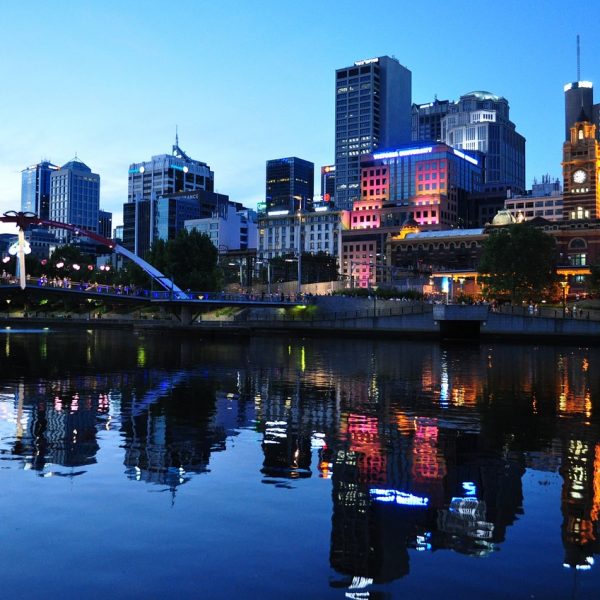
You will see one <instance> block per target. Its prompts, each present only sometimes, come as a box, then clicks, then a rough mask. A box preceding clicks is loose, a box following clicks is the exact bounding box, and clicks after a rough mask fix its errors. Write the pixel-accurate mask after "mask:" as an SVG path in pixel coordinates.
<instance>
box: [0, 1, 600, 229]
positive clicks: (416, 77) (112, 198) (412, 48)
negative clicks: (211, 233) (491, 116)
mask: <svg viewBox="0 0 600 600" xmlns="http://www.w3.org/2000/svg"><path fill="white" fill-rule="evenodd" d="M152 5H153V3H152V2H151V3H150V6H152ZM155 6H156V7H157V10H154V11H153V10H150V11H147V10H145V9H147V7H148V3H145V4H142V3H139V2H132V3H130V4H128V5H127V6H121V5H119V4H118V3H116V2H108V3H103V4H102V5H100V4H99V3H98V4H97V3H92V2H87V3H81V4H77V5H74V4H71V3H69V2H63V3H61V2H59V3H58V4H56V3H55V4H54V5H53V6H52V7H49V6H43V5H39V6H36V9H35V10H36V15H35V16H36V18H35V20H33V19H31V18H28V17H30V16H31V12H32V8H31V7H29V8H27V7H21V6H11V5H7V6H5V7H3V10H4V14H5V17H6V18H5V23H9V24H10V26H5V29H4V31H3V36H2V41H1V42H0V44H1V45H2V46H1V47H2V50H3V52H4V55H5V56H9V57H10V59H9V60H6V61H5V64H3V68H2V72H3V75H4V77H3V79H4V81H5V82H7V85H5V88H6V91H5V95H4V98H3V100H2V103H0V106H2V107H3V109H4V111H5V114H4V119H3V123H4V128H3V129H4V134H5V136H6V137H5V143H4V144H3V145H2V149H1V150H0V209H1V212H4V211H7V210H18V209H19V207H20V204H21V171H22V170H23V169H25V168H27V167H28V166H30V165H32V164H35V163H37V162H39V161H40V160H42V159H48V160H50V161H51V162H53V163H55V164H64V163H66V162H68V161H69V160H70V159H71V158H73V156H75V155H76V154H77V155H78V156H79V157H80V159H81V160H83V161H84V162H85V163H86V164H87V165H89V166H90V168H91V169H92V170H93V171H94V172H96V173H99V174H100V176H101V191H100V206H101V208H103V209H105V210H108V211H111V212H113V214H114V219H113V224H114V225H118V224H120V223H122V207H123V203H124V202H125V201H126V198H127V169H128V166H129V164H131V163H132V162H139V161H144V160H149V158H150V157H151V156H152V155H156V154H161V153H168V152H169V149H170V147H171V145H172V144H173V141H174V139H175V127H176V126H178V128H179V137H180V145H181V147H182V148H183V149H184V150H185V151H186V152H187V153H188V154H189V155H190V156H191V157H192V158H194V159H196V160H200V161H204V162H207V163H208V164H210V165H211V168H212V169H213V170H214V172H215V191H217V192H219V193H225V194H228V195H229V196H230V198H231V199H232V201H236V202H241V203H243V204H244V205H246V206H248V207H251V208H255V207H256V204H257V203H258V202H261V201H263V200H264V196H265V183H264V169H265V164H266V161H267V160H271V159H275V158H280V157H284V156H298V157H300V158H303V159H305V160H308V161H310V162H313V163H314V164H315V169H316V170H317V171H318V170H319V169H320V167H321V166H323V165H328V164H333V162H334V144H335V138H334V129H335V118H334V113H335V107H334V103H335V94H334V89H335V70H336V69H339V68H342V67H344V66H347V65H349V64H351V63H352V62H353V61H356V60H361V59H367V58H371V57H375V56H383V55H389V56H395V57H396V58H397V59H398V60H399V62H400V63H401V64H402V65H404V66H406V67H407V68H408V69H410V70H411V72H412V81H413V85H412V87H413V92H412V101H413V102H415V103H424V102H429V101H431V100H433V98H434V97H435V96H436V95H437V97H438V98H439V99H449V100H458V98H459V97H460V96H461V95H463V94H466V93H468V92H469V91H472V90H486V91H490V92H492V93H494V94H498V95H501V96H504V97H505V98H506V99H507V100H508V102H509V104H510V110H511V120H513V121H514V122H515V123H516V126H517V129H518V131H519V132H520V133H521V134H522V135H524V136H525V138H526V139H527V146H526V148H527V150H526V151H527V165H526V166H527V172H526V181H527V187H531V183H532V181H533V179H534V178H537V179H538V180H539V179H540V178H541V177H542V175H544V174H546V173H548V174H550V175H551V177H552V178H559V179H560V178H561V175H562V173H561V166H560V162H561V153H562V142H563V140H564V94H563V85H564V84H565V83H568V82H571V81H575V80H576V79H577V65H576V51H575V47H576V46H575V38H576V35H577V34H580V36H581V48H582V50H581V79H582V80H590V81H592V82H593V83H595V84H596V86H600V67H599V65H598V64H597V63H594V61H593V58H592V57H594V56H597V55H598V52H599V51H600V41H599V40H598V36H595V35H594V31H593V24H594V23H595V22H597V18H596V17H600V7H598V6H589V7H588V8H587V11H586V18H585V19H584V20H581V21H577V20H576V19H571V20H569V19H565V18H564V17H565V15H564V13H563V6H564V5H563V3H561V2H558V1H551V2H545V3H544V4H543V5H542V4H541V3H530V4H528V5H526V6H523V5H520V4H519V3H518V2H516V1H512V0H510V1H506V2H503V3H502V6H501V7H500V8H501V9H502V10H499V11H497V12H498V13H500V14H495V15H494V18H495V22H494V27H493V29H492V27H491V25H490V21H489V15H487V14H485V13H484V12H483V11H482V12H481V13H478V12H477V11H473V9H472V6H469V5H468V4H467V3H462V2H460V3H457V4H456V5H454V6H451V7H450V8H448V4H447V3H441V2H431V3H429V4H428V5H427V7H421V8H419V7H415V6H409V5H406V6H398V5H397V4H394V3H391V2H385V1H384V2H382V3H380V4H379V5H378V10H377V13H376V15H375V17H374V18H373V19H372V20H368V19H367V20H365V15H364V12H365V8H364V5H362V4H360V3H358V2H350V3H344V4H343V7H344V12H343V13H341V12H340V7H341V6H342V4H338V3H333V6H332V7H330V10H329V11H325V10H324V9H323V7H322V4H318V3H316V2H307V3H303V5H302V7H300V6H299V7H291V8H290V9H289V11H287V13H286V14H285V15H280V14H279V13H278V12H277V11H274V10H272V9H274V8H275V6H276V5H275V3H273V2H270V1H269V2H265V3H261V6H260V7H259V8H256V9H254V10H253V11H252V12H251V13H250V14H245V13H244V12H243V11H241V10H240V8H241V7H242V6H243V5H242V4H240V3H239V2H225V3H220V4H219V6H213V5H210V4H207V3H201V2H198V3H195V2H186V1H183V2H181V3H180V4H179V5H178V16H179V15H181V18H180V19H179V21H178V22H177V23H176V25H175V30H176V31H177V34H173V33H171V32H172V31H173V28H172V27H170V31H171V32H169V33H166V32H164V27H163V19H162V16H161V11H159V10H158V4H156V5H155ZM542 6H543V10H544V12H543V14H541V11H540V7H542ZM61 7H62V8H66V9H68V10H60V9H61ZM336 9H337V10H336ZM517 11H518V12H517ZM380 14H385V15H386V19H385V23H382V22H381V20H380V19H379V18H378V15H380ZM517 14H518V16H519V19H518V20H516V15H517ZM432 15H433V16H435V15H437V16H439V17H440V18H439V19H437V18H436V19H433V18H432ZM442 16H443V18H441V17H442ZM183 17H185V18H183ZM294 19H300V21H299V22H300V23H302V26H300V27H294V28H293V29H290V27H289V25H290V24H291V23H293V22H294ZM132 23H133V24H134V26H132ZM353 24H356V26H360V28H361V32H362V33H363V35H359V36H349V37H352V38H353V39H356V42H354V43H347V42H346V41H345V37H344V36H345V35H346V34H347V32H348V31H349V30H350V29H349V28H350V27H351V26H352V25H353ZM66 33H68V35H65V34H66ZM423 40H426V43H424V42H423ZM207 89H208V93H207V92H206V90H207ZM596 101H598V94H596ZM316 193H318V191H316ZM5 230H8V231H12V228H10V227H9V228H7V229H5Z"/></svg>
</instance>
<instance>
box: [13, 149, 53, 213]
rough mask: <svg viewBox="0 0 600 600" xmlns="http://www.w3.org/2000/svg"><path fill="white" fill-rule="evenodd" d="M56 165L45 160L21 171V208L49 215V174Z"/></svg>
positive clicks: (24, 210)
mask: <svg viewBox="0 0 600 600" xmlns="http://www.w3.org/2000/svg"><path fill="white" fill-rule="evenodd" d="M57 169H58V167H57V166H56V165H53V164H52V163H51V162H48V161H47V160H45V161H42V162H41V163H38V164H37V165H31V166H30V167H27V168H26V169H23V171H21V210H22V211H23V212H31V213H35V214H36V215H38V217H40V218H41V219H48V218H49V217H50V174H51V173H52V172H54V171H56V170H57Z"/></svg>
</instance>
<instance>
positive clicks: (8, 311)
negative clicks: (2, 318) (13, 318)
mask: <svg viewBox="0 0 600 600" xmlns="http://www.w3.org/2000/svg"><path fill="white" fill-rule="evenodd" d="M10 303H11V299H10V298H7V299H6V316H7V317H10Z"/></svg>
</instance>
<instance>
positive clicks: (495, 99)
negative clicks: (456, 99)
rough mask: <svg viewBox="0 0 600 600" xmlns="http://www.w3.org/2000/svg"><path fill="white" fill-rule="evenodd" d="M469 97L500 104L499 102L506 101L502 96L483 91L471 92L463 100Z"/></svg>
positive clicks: (463, 96)
mask: <svg viewBox="0 0 600 600" xmlns="http://www.w3.org/2000/svg"><path fill="white" fill-rule="evenodd" d="M467 96H475V98H477V100H492V101H493V102H498V101H499V100H504V98H503V97H502V96H497V95H496V94H492V93H491V92H486V91H483V90H479V91H474V92H469V93H467V94H464V95H462V96H461V98H466V97H467Z"/></svg>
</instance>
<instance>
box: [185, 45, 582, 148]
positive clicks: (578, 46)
mask: <svg viewBox="0 0 600 600" xmlns="http://www.w3.org/2000/svg"><path fill="white" fill-rule="evenodd" d="M577 40H578V41H577V43H578V44H579V36H577ZM577 48H579V46H577ZM577 52H579V50H577ZM175 145H176V146H179V133H178V131H177V125H175Z"/></svg>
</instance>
